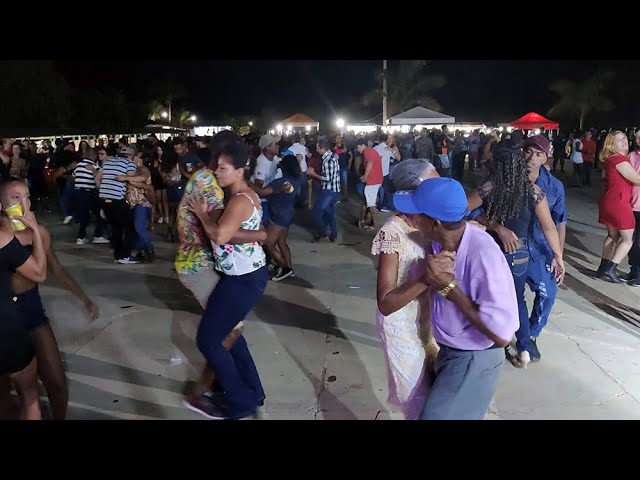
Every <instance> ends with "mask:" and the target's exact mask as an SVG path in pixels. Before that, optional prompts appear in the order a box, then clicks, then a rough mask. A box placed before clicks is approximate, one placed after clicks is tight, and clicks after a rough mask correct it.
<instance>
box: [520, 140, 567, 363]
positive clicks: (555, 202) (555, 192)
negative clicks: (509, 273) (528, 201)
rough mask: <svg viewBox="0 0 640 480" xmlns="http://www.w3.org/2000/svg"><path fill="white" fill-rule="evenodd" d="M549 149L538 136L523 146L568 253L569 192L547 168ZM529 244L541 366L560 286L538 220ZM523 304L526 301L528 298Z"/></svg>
mask: <svg viewBox="0 0 640 480" xmlns="http://www.w3.org/2000/svg"><path fill="white" fill-rule="evenodd" d="M549 146H550V145H549V140H548V139H547V138H546V137H544V136H542V135H536V136H533V137H529V138H527V139H526V140H525V141H524V144H523V145H522V149H523V151H524V159H525V161H527V162H528V165H529V179H530V180H531V181H532V182H533V183H535V184H536V185H537V186H538V187H540V189H541V190H542V191H543V192H544V193H545V194H546V196H547V202H549V210H550V211H551V218H553V222H554V223H555V224H556V228H557V229H558V237H559V238H560V247H561V248H562V249H564V241H565V236H566V224H567V212H566V210H565V207H564V199H565V192H564V186H563V185H562V182H560V180H558V179H557V178H556V177H554V176H553V175H552V174H551V172H549V170H548V169H547V168H546V166H545V165H546V163H547V159H548V153H549ZM527 244H528V246H529V265H528V267H527V284H528V285H529V288H531V291H532V292H534V293H535V295H536V297H535V300H534V302H533V310H532V311H531V316H530V317H529V329H530V330H529V334H530V336H531V348H532V351H531V352H529V354H530V355H531V361H532V362H538V361H540V358H541V356H540V351H539V350H538V346H537V344H536V341H537V338H538V337H539V336H540V333H541V332H542V329H543V328H544V327H545V325H546V324H547V320H548V319H549V314H550V313H551V309H552V308H553V304H554V302H555V300H556V294H557V293H558V286H557V284H556V281H555V279H554V275H553V272H552V271H551V266H550V265H551V260H553V252H552V251H551V248H550V247H549V244H548V243H547V240H546V238H545V236H544V233H543V231H542V228H541V227H540V223H539V222H538V220H535V221H534V222H533V226H532V228H531V230H530V231H529V236H528V241H527ZM519 301H520V299H519ZM521 301H525V300H524V298H523V299H522V300H521Z"/></svg>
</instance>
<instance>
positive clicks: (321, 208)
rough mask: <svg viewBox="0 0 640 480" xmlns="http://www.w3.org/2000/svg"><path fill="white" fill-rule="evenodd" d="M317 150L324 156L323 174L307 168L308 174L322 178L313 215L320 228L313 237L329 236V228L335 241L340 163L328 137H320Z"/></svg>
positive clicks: (317, 238)
mask: <svg viewBox="0 0 640 480" xmlns="http://www.w3.org/2000/svg"><path fill="white" fill-rule="evenodd" d="M317 150H318V153H319V154H320V156H321V157H322V171H321V175H318V174H317V173H316V172H315V170H314V169H313V168H312V167H309V168H308V169H307V175H308V176H310V177H312V178H316V179H318V180H320V185H321V190H320V192H319V195H318V196H317V198H316V199H315V201H314V203H313V211H312V215H313V219H314V221H315V222H316V227H317V228H318V232H317V233H316V235H314V237H313V239H314V241H319V240H321V239H323V238H327V230H329V229H330V234H329V240H330V241H331V242H335V241H336V240H337V238H338V226H337V224H336V204H337V203H338V199H339V197H340V165H339V163H338V156H337V155H335V154H334V153H332V152H331V144H330V143H329V140H327V139H326V138H320V139H318V144H317Z"/></svg>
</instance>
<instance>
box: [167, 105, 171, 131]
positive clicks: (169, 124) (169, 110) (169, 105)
mask: <svg viewBox="0 0 640 480" xmlns="http://www.w3.org/2000/svg"><path fill="white" fill-rule="evenodd" d="M167 103H168V104H169V125H171V99H169V100H168V102H167Z"/></svg>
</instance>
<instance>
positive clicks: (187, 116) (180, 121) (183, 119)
mask: <svg viewBox="0 0 640 480" xmlns="http://www.w3.org/2000/svg"><path fill="white" fill-rule="evenodd" d="M173 120H174V123H175V124H176V125H177V126H178V127H180V128H183V127H184V126H185V125H186V124H187V122H190V121H191V112H189V111H188V110H181V111H179V112H178V113H177V115H176V116H175V117H174V119H173Z"/></svg>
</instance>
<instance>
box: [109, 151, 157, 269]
mask: <svg viewBox="0 0 640 480" xmlns="http://www.w3.org/2000/svg"><path fill="white" fill-rule="evenodd" d="M133 163H134V164H135V165H136V168H137V171H136V172H132V173H130V174H128V175H121V176H118V177H116V180H120V181H122V182H128V184H129V185H128V188H127V203H128V204H129V205H130V206H131V208H132V209H133V226H134V228H135V230H136V234H137V235H138V238H137V240H136V249H137V250H138V254H137V255H136V256H135V260H137V261H142V260H144V261H146V262H152V261H153V260H154V259H155V258H156V254H155V250H154V248H153V240H152V238H151V230H149V221H150V220H151V205H152V202H151V201H150V200H149V197H151V198H152V199H153V195H154V191H153V185H152V184H151V172H149V169H148V168H147V167H145V166H144V164H143V161H142V155H141V154H140V152H138V153H136V154H135V156H134V157H133Z"/></svg>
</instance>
